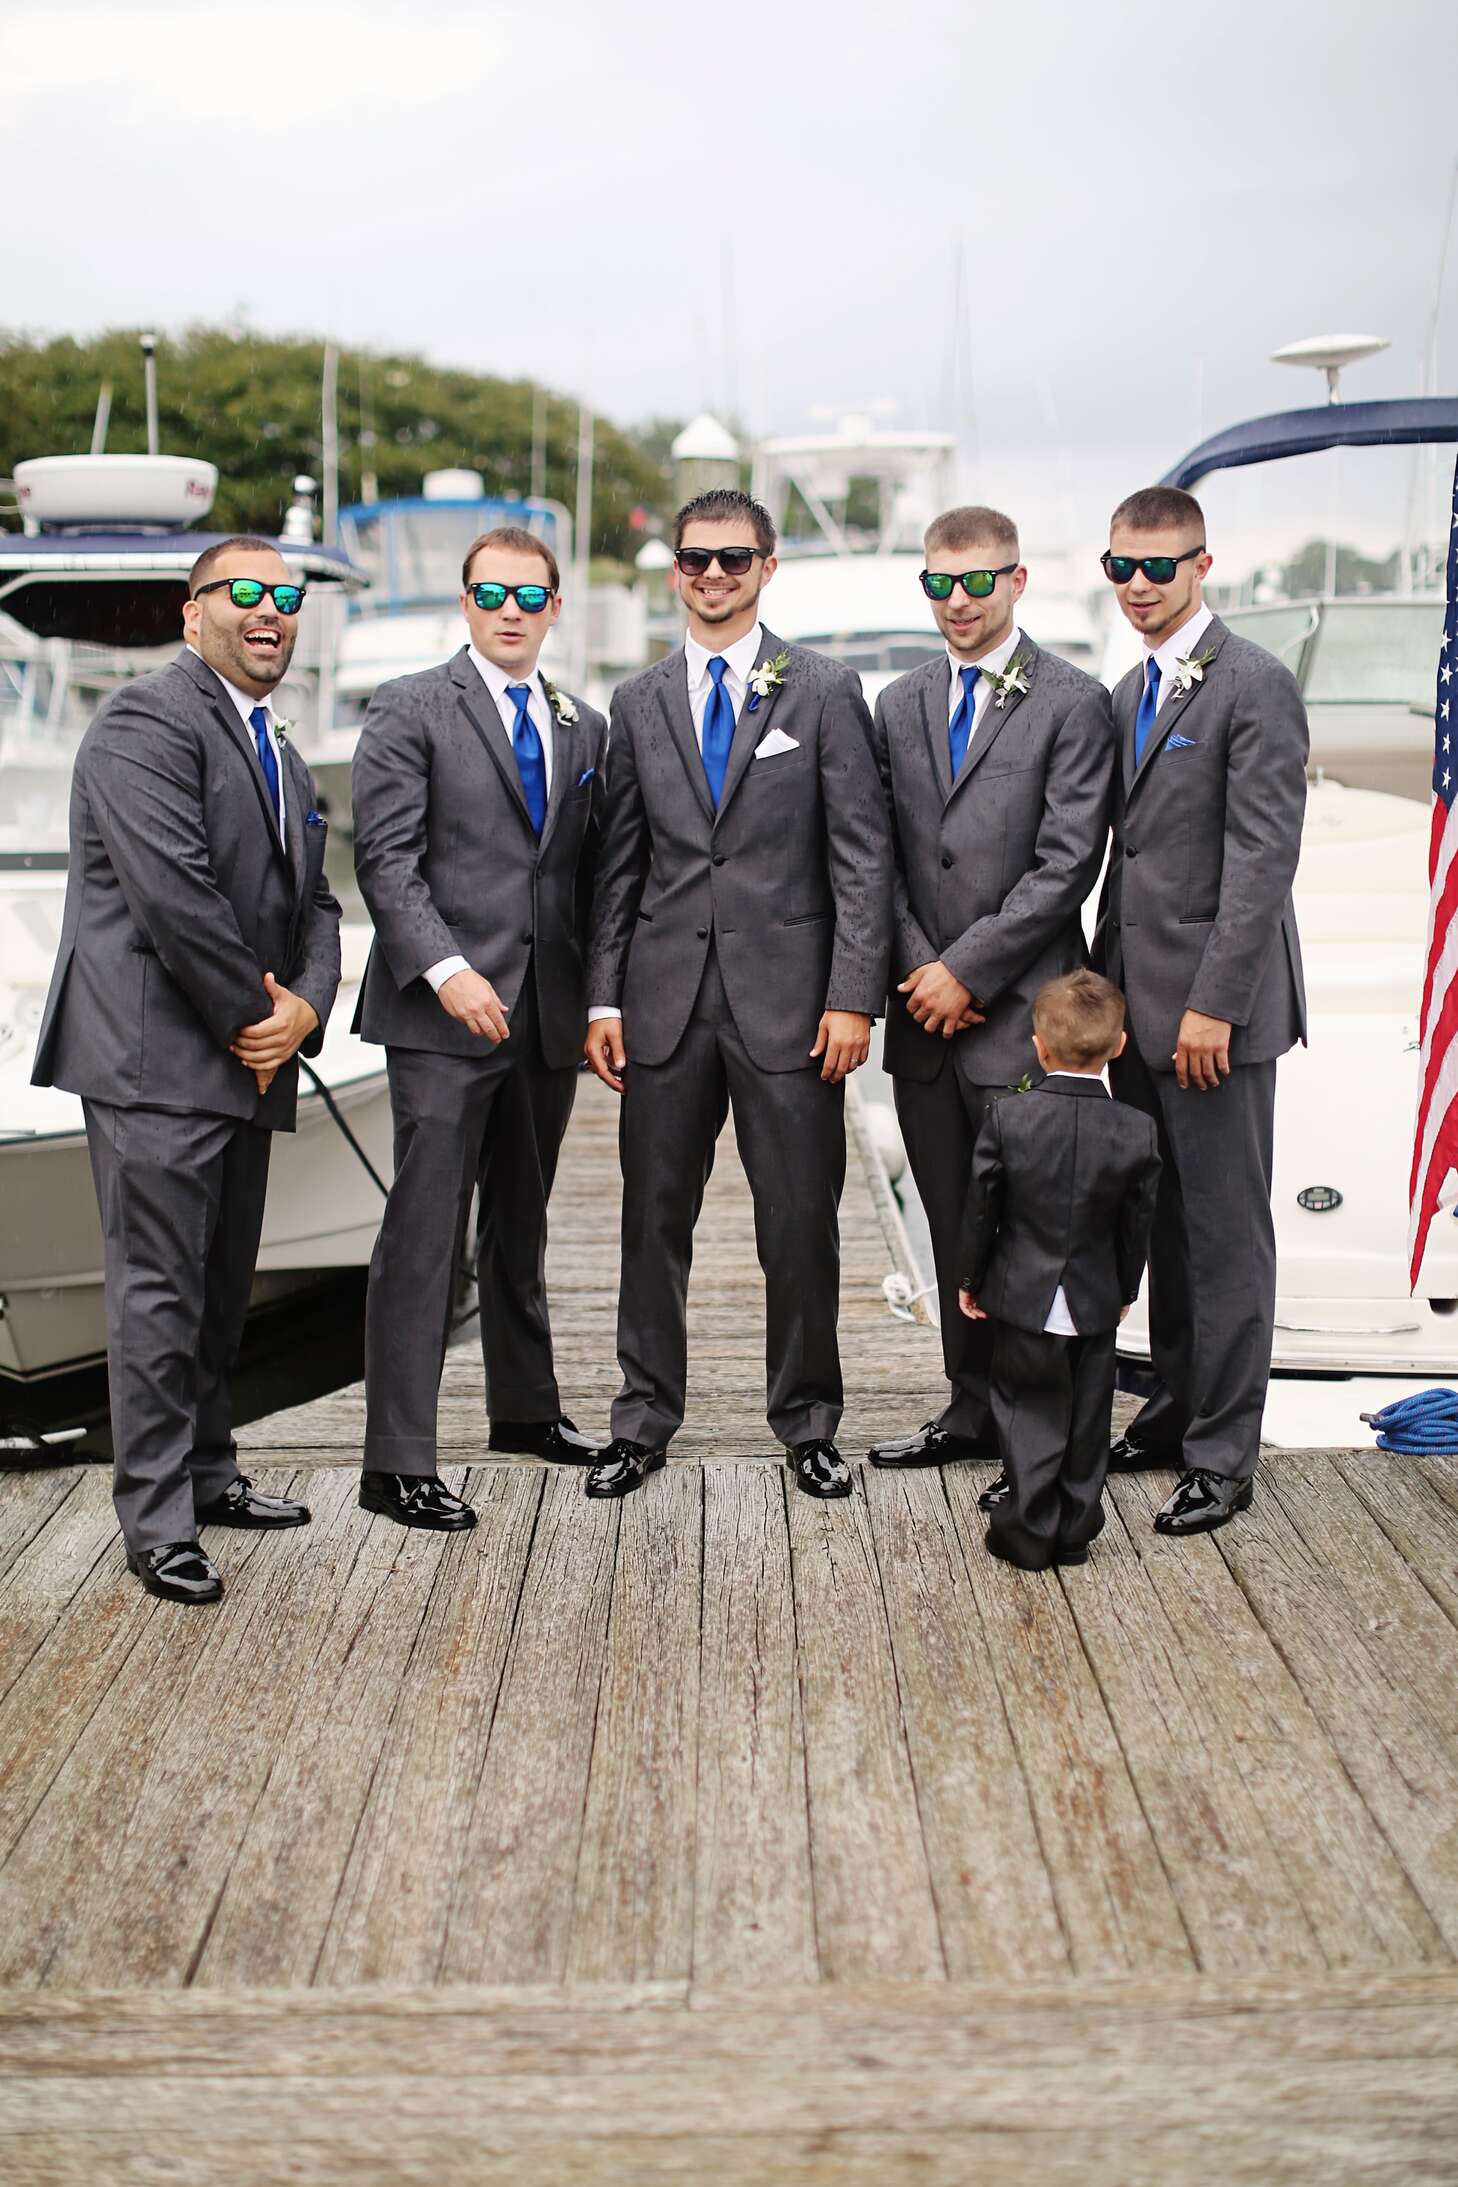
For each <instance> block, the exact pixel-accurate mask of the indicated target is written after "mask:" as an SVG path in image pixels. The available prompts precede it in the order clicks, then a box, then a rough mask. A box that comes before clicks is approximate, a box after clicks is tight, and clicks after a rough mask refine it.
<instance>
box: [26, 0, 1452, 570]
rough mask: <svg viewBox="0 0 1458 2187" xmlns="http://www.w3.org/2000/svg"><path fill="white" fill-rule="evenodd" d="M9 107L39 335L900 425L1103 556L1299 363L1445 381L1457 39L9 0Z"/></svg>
mask: <svg viewBox="0 0 1458 2187" xmlns="http://www.w3.org/2000/svg"><path fill="white" fill-rule="evenodd" d="M0 82H3V83H4V84H5V86H6V94H7V96H6V104H7V109H8V120H9V127H8V131H7V134H8V136H9V141H10V151H9V158H8V160H7V165H6V173H7V177H8V187H7V192H6V198H7V211H6V249H5V253H4V265H5V287H4V297H3V304H0V313H3V317H4V320H5V321H6V322H7V323H8V324H10V325H11V326H16V327H22V328H25V329H27V330H36V331H47V332H65V331H74V332H85V331H89V330H91V329H94V328H97V327H101V326H104V325H107V324H115V323H118V322H127V323H133V324H135V323H138V322H141V321H154V322H156V323H157V324H158V326H159V327H160V328H162V329H164V330H165V329H166V328H168V327H178V326H181V325H183V324H185V323H187V322H189V321H193V320H206V321H217V320H225V319H231V318H233V317H234V316H235V315H237V314H238V313H239V312H240V311H241V312H242V313H243V314H245V315H246V319H247V323H249V324H250V325H252V326H255V327H257V328H258V329H260V330H266V331H269V332H274V331H278V332H289V331H309V332H319V333H326V332H329V333H333V334H335V335H336V336H337V337H338V338H339V339H340V340H341V341H343V342H344V343H346V344H348V343H350V342H359V343H369V344H374V345H380V346H394V347H400V348H408V349H421V350H424V351H425V352H426V353H427V354H428V355H429V356H430V357H432V358H434V359H436V360H437V361H440V362H449V363H457V364H462V365H466V366H469V367H472V368H476V369H480V370H486V371H494V372H502V373H506V374H518V373H531V374H534V375H539V376H541V377H542V378H544V379H545V380H547V381H548V382H549V383H551V384H552V385H554V386H556V387H558V388H561V389H563V390H566V391H571V392H582V393H584V394H585V395H586V397H587V398H588V399H589V400H590V401H592V402H593V403H594V404H596V405H597V406H598V407H600V408H601V409H602V410H604V411H605V412H606V413H607V414H609V415H610V416H612V417H614V418H615V419H618V420H620V421H623V422H631V421H632V420H633V419H635V418H642V417H646V416H648V415H650V414H653V413H670V414H682V415H687V414H689V413H691V412H693V411H694V410H696V409H698V408H700V407H702V406H704V405H710V406H714V407H721V406H726V405H728V404H730V403H733V404H734V405H735V406H736V407H737V408H738V410H739V411H740V413H741V414H742V415H743V416H745V417H746V418H747V420H748V422H749V423H750V425H751V426H752V427H753V428H755V429H758V430H760V431H779V432H788V431H796V430H806V429H812V428H813V427H814V426H815V425H816V424H817V423H820V422H823V421H819V420H816V419H815V418H814V417H812V415H811V408H812V406H813V405H817V404H818V405H829V406H830V407H831V409H832V410H835V409H837V408H850V407H853V406H855V405H857V404H861V403H864V402H867V401H871V400H878V399H888V400H890V401H894V402H895V403H896V404H897V406H898V407H897V409H896V411H895V413H894V415H891V416H888V420H887V422H890V423H896V424H902V425H919V424H931V425H942V424H946V425H950V426H952V427H954V428H955V429H957V430H959V431H961V432H962V433H963V435H964V438H965V440H966V443H967V446H968V451H969V469H968V478H967V485H968V487H969V489H974V490H977V491H979V492H980V493H982V494H985V495H987V496H988V497H989V498H998V499H1001V500H1002V501H1004V502H1005V503H1006V504H1007V505H1009V506H1011V507H1013V508H1014V510H1015V511H1017V512H1019V513H1021V514H1022V515H1023V517H1024V521H1025V529H1026V528H1027V527H1028V526H1029V525H1031V526H1032V527H1034V528H1037V527H1039V526H1041V528H1042V529H1043V531H1044V532H1045V533H1047V534H1049V535H1050V536H1054V537H1058V538H1059V539H1061V540H1066V539H1070V538H1075V537H1082V536H1083V535H1085V534H1090V533H1092V532H1095V531H1097V529H1098V526H1099V525H1100V524H1101V522H1102V520H1103V516H1104V514H1105V512H1106V509H1107V507H1108V504H1109V501H1110V499H1111V498H1112V497H1114V496H1116V495H1117V494H1119V493H1121V492H1122V491H1124V490H1125V489H1126V488H1127V487H1128V486H1130V485H1132V484H1139V483H1143V482H1145V480H1146V479H1147V478H1148V477H1149V476H1150V475H1152V474H1154V473H1156V472H1157V471H1158V470H1160V469H1162V468H1164V467H1165V465H1166V464H1167V463H1168V462H1169V461H1170V460H1171V459H1172V458H1173V457H1174V456H1175V455H1176V454H1178V453H1179V452H1180V451H1181V450H1182V449H1183V448H1185V447H1186V446H1188V445H1189V444H1190V443H1191V442H1193V441H1194V440H1196V439H1197V438H1199V437H1200V436H1201V435H1202V434H1203V433H1205V432H1207V431H1213V430H1215V429H1216V428H1217V427H1219V426H1221V425H1224V424H1227V423H1230V422H1232V421H1234V420H1235V419H1237V418H1240V417H1243V416H1247V415H1251V414H1254V413H1257V412H1261V411H1265V410H1274V409H1282V408H1285V407H1288V406H1290V405H1293V404H1295V403H1296V402H1298V401H1304V400H1308V399H1312V400H1314V399H1316V397H1317V394H1318V383H1317V382H1316V381H1315V379H1314V378H1313V379H1309V378H1308V377H1307V375H1305V374H1301V375H1297V374H1295V373H1292V372H1289V371H1283V370H1281V369H1280V368H1278V367H1276V366H1272V365H1269V364H1268V363H1266V361H1265V359H1266V357H1267V354H1268V352H1269V351H1270V350H1272V349H1273V348H1275V347H1276V346H1277V345H1278V344H1280V343H1283V342H1288V341H1291V340H1294V339H1295V338H1297V337H1299V336H1302V335H1309V334H1316V333H1327V332H1331V331H1337V330H1340V331H1353V330H1355V331H1358V332H1370V333H1376V334H1385V335H1387V336H1389V337H1390V338H1391V341H1392V345H1393V346H1392V350H1391V351H1390V353H1389V354H1388V355H1386V356H1384V357H1382V358H1379V359H1378V360H1377V361H1376V362H1375V363H1372V364H1369V365H1366V366H1364V367H1361V368H1359V369H1358V370H1357V371H1355V372H1353V373H1352V374H1351V375H1350V378H1349V388H1350V392H1351V393H1352V394H1353V395H1354V396H1355V395H1357V394H1368V395H1372V396H1377V395H1394V394H1405V393H1412V392H1415V391H1416V388H1417V384H1418V378H1417V376H1418V370H1419V363H1420V358H1421V355H1422V351H1423V345H1424V342H1425V339H1426V332H1427V323H1428V316H1429V313H1430V311H1431V308H1432V302H1433V295H1434V283H1435V276H1436V271H1437V258H1438V249H1439V243H1440V240H1441V228H1442V223H1443V217H1444V213H1445V210H1446V204H1447V194H1448V188H1449V183H1450V179H1451V175H1452V170H1453V159H1454V155H1455V151H1458V7H1455V6H1454V5H1453V4H1452V0H1310V4H1308V5H1303V6H1299V7H1298V6H1294V5H1291V4H1290V0H1286V4H1282V0H1226V4H1224V5H1223V6H1216V7H1209V8H1206V9H1203V10H1197V9H1195V8H1194V7H1192V6H1190V5H1188V4H1186V5H1183V6H1180V5H1176V4H1173V0H1166V4H1165V5H1163V6H1161V5H1154V4H1146V5H1138V6H1135V5H1132V4H1129V0H1115V4H1113V5H1106V6H1102V7H1099V6H1095V5H1092V4H1089V0H1023V4H1022V5H1020V6H1017V7H1013V6H1011V5H1007V4H1004V5H1003V6H1002V7H1001V8H1000V9H992V8H988V7H987V6H986V5H977V4H974V0H957V4H949V0H920V4H919V5H905V4H902V5H897V6H890V5H883V6H881V7H878V8H875V9H870V8H865V7H861V8H859V9H857V8H852V7H850V6H847V5H845V4H830V0H777V4H775V5H767V4H765V0H742V4H741V5H739V6H738V7H736V8H729V9H709V8H704V7H697V8H695V7H687V6H685V7H677V8H673V7H668V6H663V5H656V4H651V0H617V4H616V5H613V6H605V5H603V4H602V0H592V4H590V5H589V4H587V0H557V4H556V5H544V6H535V7H530V8H528V7H526V6H523V5H521V4H519V0H508V4H506V5H504V6H499V7H494V8H493V7H492V6H490V5H489V4H482V0H470V4H469V5H464V4H463V5H458V4H457V0H409V4H398V0H228V4H226V5H220V4H216V0H105V4H98V0H7V5H6V7H5V9H4V13H3V16H0ZM28 172H29V173H33V176H34V180H33V182H31V183H28V184H27V183H22V182H21V181H20V179H19V178H22V177H24V176H26V174H27V173H28ZM959 238H960V240H961V241H962V243H963V245H964V246H965V256H966V267H967V279H968V286H969V289H970V292H971V294H970V342H969V343H964V352H968V351H969V352H970V358H971V392H970V400H969V399H968V394H967V389H966V386H965V376H964V384H963V388H962V394H961V399H960V400H955V401H954V399H953V391H954V389H955V387H956V384H957V383H956V380H955V379H954V376H953V373H952V369H951V360H952V355H953V346H952V341H951V335H950V328H951V321H952V309H951V307H952V291H953V266H954V255H955V250H956V246H957V242H958V239H959ZM1441 356H1442V371H1441V384H1442V385H1443V386H1444V387H1446V388H1450V389H1451V388H1454V387H1455V386H1458V248H1455V252H1454V255H1453V257H1452V259H1450V267H1449V280H1448V283H1447V296H1446V299H1445V304H1444V309H1443V313H1442V320H1441Z"/></svg>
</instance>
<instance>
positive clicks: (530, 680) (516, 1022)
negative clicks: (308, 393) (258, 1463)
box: [353, 525, 607, 1532]
mask: <svg viewBox="0 0 1458 2187" xmlns="http://www.w3.org/2000/svg"><path fill="white" fill-rule="evenodd" d="M461 587H462V589H461V611H462V613H463V615H464V616H465V619H466V630H467V636H468V642H467V643H466V644H465V645H464V646H462V647H461V650H460V651H459V652H458V653H457V654H456V655H455V656H454V658H453V659H451V660H449V661H447V662H445V663H444V664H443V665H442V666H441V667H439V668H430V669H427V670H426V671H425V672H424V673H423V674H421V675H417V676H402V677H400V678H399V679H398V680H397V681H395V682H393V683H387V684H382V685H381V686H380V689H379V690H378V691H377V692H376V693H375V696H374V698H373V699H372V700H371V702H370V710H369V714H368V716H367V718H366V721H365V725H364V728H363V729H362V730H361V732H360V739H359V745H358V748H357V750H356V752H355V760H354V779H353V790H354V857H355V870H356V872H357V874H358V876H359V885H360V893H361V894H362V896H363V897H364V900H365V904H366V906H367V908H368V910H369V914H370V917H371V918H372V919H373V921H374V925H375V943H374V947H373V949H372V950H371V952H370V961H369V965H368V967H367V969H366V972H365V978H364V986H363V988H362V990H361V992H360V1001H359V1011H358V1015H357V1017H356V1019H355V1030H356V1031H357V1032H359V1033H360V1034H361V1035H362V1036H363V1038H364V1039H366V1040H376V1041H381V1042H383V1044H384V1048H385V1057H386V1068H387V1070H388V1073H389V1080H390V1105H391V1109H392V1112H393V1115H394V1123H395V1180H394V1183H393V1184H392V1185H391V1187H390V1197H389V1200H388V1202H387V1203H386V1207H385V1215H384V1220H383V1222H382V1223H381V1225H380V1234H379V1238H378V1239H377V1241H376V1244H375V1251H374V1256H373V1259H372V1260H371V1262H370V1283H369V1299H368V1305H367V1308H366V1317H365V1401H366V1418H365V1447H364V1473H363V1477H362V1480H361V1484H360V1496H359V1500H360V1503H361V1505H362V1507H363V1508H364V1509H365V1510H366V1511H376V1512H380V1513H382V1514H383V1515H384V1516H386V1517H387V1518H391V1519H394V1520H396V1521H397V1522H398V1523H399V1524H400V1525H402V1526H413V1527H424V1528H430V1529H434V1530H436V1531H438V1532H449V1531H455V1530H459V1529H464V1528H468V1527H472V1526H474V1525H475V1523H476V1515H475V1513H474V1511H472V1510H471V1508H470V1506H469V1505H468V1504H466V1503H465V1502H464V1501H463V1500H462V1499H461V1498H460V1497H459V1496H456V1495H454V1494H453V1493H452V1492H451V1491H450V1490H449V1489H447V1488H446V1487H445V1485H444V1484H443V1482H442V1481H441V1480H440V1478H439V1476H438V1474H437V1471H436V1406H437V1399H438V1395H439V1390H440V1376H441V1368H442V1365H443V1363H444V1360H445V1350H446V1339H447V1336H448V1334H449V1328H450V1313H451V1305H452V1295H453V1291H454V1284H455V1272H456V1267H457V1265H458V1263H459V1260H460V1257H461V1252H462V1249H463V1246H464V1243H465V1225H466V1221H467V1217H468V1214H469V1210H470V1201H471V1195H472V1193H473V1191H477V1190H479V1193H480V1219H479V1223H478V1226H477V1233H476V1282H477V1295H478V1298H479V1302H480V1310H481V1350H482V1354H483V1357H484V1361H485V1369H486V1409H487V1412H488V1413H489V1415H490V1421H491V1427H490V1443H489V1447H490V1448H491V1449H492V1450H502V1451H523V1452H528V1453H530V1454H532V1455H534V1456H536V1457H540V1458H548V1459H552V1460H555V1461H557V1462H559V1463H564V1464H568V1465H582V1464H586V1463H589V1462H590V1461H591V1460H592V1459H593V1458H594V1457H595V1456H596V1450H595V1447H594V1446H593V1445H592V1444H591V1443H589V1442H588V1440H587V1438H586V1437H585V1436H583V1435H579V1434H578V1433H577V1430H576V1429H575V1427H574V1426H573V1424H572V1422H571V1421H570V1420H568V1419H566V1418H564V1417H563V1414H562V1407H561V1403H560V1400H559V1397H558V1393H557V1379H556V1374H555V1372H554V1369H553V1363H552V1332H551V1326H550V1323H549V1321H548V1318H547V1294H546V1283H545V1276H544V1262H545V1256H546V1246H547V1201H548V1199H549V1197H550V1195H551V1190H552V1182H553V1179H554V1177H555V1176H556V1170H557V1156H558V1153H559V1151H560V1148H561V1145H562V1138H563V1134H564V1133H565V1132H566V1129H567V1120H568V1118H569V1117H570V1115H571V1113H572V1101H573V1096H574V1094H575V1093H576V1090H577V1072H578V1065H579V1063H580V1061H581V1056H582V1039H583V1033H584V1030H585V1027H586V1021H587V1010H586V1004H587V996H586V990H585V988H584V984H583V966H582V948H581V936H582V933H583V931H584V929H585V925H586V917H587V899H588V895H589V891H590V871H591V859H592V855H593V851H594V847H595V844H596V839H597V821H596V815H597V809H598V804H599V800H600V793H601V772H600V761H601V757H602V742H603V734H604V731H605V730H606V727H607V724H606V722H605V721H604V720H603V717H602V715H601V714H598V713H594V712H593V710H592V708H591V707H589V706H586V705H582V704H579V703H577V702H575V701H574V700H572V699H570V698H569V697H568V696H567V694H566V693H565V692H561V691H558V690H556V689H555V687H554V686H553V685H552V684H551V683H549V682H548V681H547V679H546V678H545V677H544V676H543V675H542V674H541V673H540V671H539V670H538V667H537V662H538V657H539V655H540V654H541V650H542V645H543V642H544V640H545V639H546V636H547V633H548V631H549V630H550V629H551V628H552V626H553V624H554V623H555V622H556V620H557V617H558V616H559V614H560V613H561V609H562V596H561V591H560V580H559V576H558V570H557V563H556V559H555V557H554V556H553V555H552V553H551V551H550V549H549V548H547V547H546V546H544V545H543V543H542V541H541V540H540V539H538V538H536V537H535V536H534V535H533V534H532V533H531V532H529V531H525V530H523V529H522V528H521V527H520V526H519V525H503V526H501V527H500V528H499V529H497V530H496V531H492V532H486V533H484V534H483V535H482V536H481V538H479V539H477V540H475V541H474V542H473V544H472V545H471V547H470V548H469V550H468V552H467V554H466V559H465V563H464V566H463V568H462V572H461Z"/></svg>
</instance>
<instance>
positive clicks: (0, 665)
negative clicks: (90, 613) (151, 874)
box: [0, 619, 172, 868]
mask: <svg viewBox="0 0 1458 2187" xmlns="http://www.w3.org/2000/svg"><path fill="white" fill-rule="evenodd" d="M171 651H172V648H170V647H169V648H166V649H164V650H162V651H160V652H158V653H156V654H147V655H139V654H137V653H135V652H128V653H125V654H122V653H119V652H115V651H113V650H111V649H109V648H107V647H104V646H92V645H80V644H72V643H70V642H69V641H67V640H66V639H63V638H46V639H40V638H32V637H30V636H29V635H28V634H27V633H26V632H24V631H22V630H21V629H20V628H19V626H18V625H17V624H15V623H10V622H6V621H4V620H3V619H0V868H3V867H5V866H10V867H12V868H13V867H14V866H16V865H34V864H36V863H38V862H44V863H49V862H50V861H51V860H52V859H54V858H57V857H59V858H61V859H62V860H63V859H64V854H65V850H66V841H67V812H68V808H69V804H70V795H71V769H72V767H73V766H74V764H75V760H76V749H77V746H78V745H79V744H80V742H81V739H82V737H83V735H84V734H85V731H86V725H87V723H88V722H89V721H90V719H91V717H92V715H93V714H94V713H95V712H96V709H97V708H98V707H99V706H100V705H101V704H102V702H103V701H104V700H105V699H106V698H107V697H108V696H109V695H110V693H111V692H112V691H114V690H115V688H116V686H117V684H118V683H119V682H121V681H123V680H125V678H126V677H128V676H133V675H136V674H137V672H138V669H139V667H145V668H149V667H151V666H153V665H154V662H157V661H162V660H166V659H167V658H169V656H170V653H171Z"/></svg>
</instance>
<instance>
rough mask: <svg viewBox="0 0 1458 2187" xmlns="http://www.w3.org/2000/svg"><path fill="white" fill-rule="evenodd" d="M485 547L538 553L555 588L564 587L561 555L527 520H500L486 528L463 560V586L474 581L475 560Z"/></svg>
mask: <svg viewBox="0 0 1458 2187" xmlns="http://www.w3.org/2000/svg"><path fill="white" fill-rule="evenodd" d="M483 547H501V548H503V549H504V550H505V551H506V553H508V554H537V555H540V556H541V558H542V560H543V561H544V562H545V563H546V565H547V583H548V585H549V586H550V587H551V589H552V591H553V592H560V591H561V589H562V572H561V571H560V570H559V569H558V567H557V557H556V555H555V554H553V552H552V550H551V548H550V547H549V546H548V545H547V542H546V540H545V539H538V537H537V535H536V533H535V532H529V531H528V530H527V528H526V526H525V524H498V525H497V527H496V529H495V531H491V532H482V534H481V536H480V538H479V539H473V540H472V541H471V544H470V546H469V547H467V549H466V559H465V561H464V562H463V563H462V564H461V587H462V590H465V588H466V587H467V586H469V584H470V582H471V564H472V563H473V562H474V561H475V559H476V557H477V555H478V554H479V553H480V552H481V549H482V548H483Z"/></svg>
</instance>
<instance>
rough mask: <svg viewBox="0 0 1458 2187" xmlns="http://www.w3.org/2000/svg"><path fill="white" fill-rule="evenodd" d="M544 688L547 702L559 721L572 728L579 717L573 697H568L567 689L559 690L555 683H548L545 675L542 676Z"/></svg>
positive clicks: (566, 727) (565, 727) (565, 726)
mask: <svg viewBox="0 0 1458 2187" xmlns="http://www.w3.org/2000/svg"><path fill="white" fill-rule="evenodd" d="M542 688H543V689H544V690H545V692H546V694H547V703H548V705H549V706H550V707H551V709H552V712H553V713H554V714H555V715H556V717H557V719H558V721H560V722H561V724H562V726H563V728H564V729H568V728H570V727H571V726H572V723H573V722H574V721H576V719H577V708H576V707H575V706H574V705H573V703H572V701H571V699H569V698H568V696H567V694H566V692H565V691H559V690H558V689H557V686H556V685H555V684H554V683H548V681H547V679H546V677H545V676H543V678H542Z"/></svg>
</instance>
